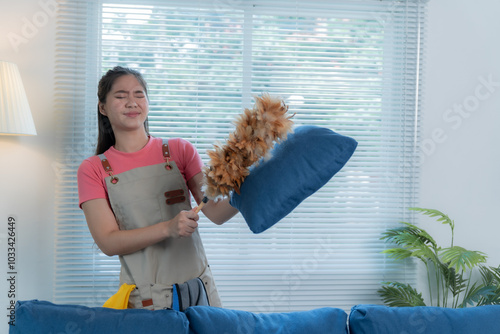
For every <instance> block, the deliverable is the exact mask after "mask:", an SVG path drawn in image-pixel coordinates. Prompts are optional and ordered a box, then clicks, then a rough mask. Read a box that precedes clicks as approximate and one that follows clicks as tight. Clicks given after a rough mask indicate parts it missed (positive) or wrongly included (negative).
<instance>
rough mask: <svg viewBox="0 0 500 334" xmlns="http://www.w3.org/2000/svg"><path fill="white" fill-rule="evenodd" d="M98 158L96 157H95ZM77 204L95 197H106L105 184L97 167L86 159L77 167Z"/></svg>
mask: <svg viewBox="0 0 500 334" xmlns="http://www.w3.org/2000/svg"><path fill="white" fill-rule="evenodd" d="M97 159H98V158H97ZM77 180H78V198H79V200H78V205H79V206H80V208H81V207H82V203H84V202H86V201H89V200H91V199H96V198H105V199H107V198H108V194H107V191H106V185H105V184H104V181H103V178H102V175H101V173H100V171H99V168H98V167H97V166H96V165H95V164H93V163H92V162H91V160H90V159H86V160H84V161H83V162H82V164H81V165H80V167H79V168H78V173H77Z"/></svg>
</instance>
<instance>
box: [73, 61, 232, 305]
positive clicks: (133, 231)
mask: <svg viewBox="0 0 500 334" xmlns="http://www.w3.org/2000/svg"><path fill="white" fill-rule="evenodd" d="M98 98H99V103H98V122H99V137H98V144H97V149H96V155H95V156H93V157H90V158H88V159H86V160H84V161H83V162H82V164H81V166H80V168H79V170H78V191H79V201H80V207H81V208H82V209H83V211H84V213H85V217H86V220H87V224H88V226H89V230H90V233H91V234H92V237H93V238H94V240H95V242H96V244H97V245H98V246H99V248H100V249H101V251H102V252H104V253H105V254H107V255H109V256H112V255H119V258H120V262H121V272H120V284H123V283H127V284H129V285H132V284H133V285H135V286H136V288H135V289H134V290H133V291H132V292H131V294H130V299H129V307H132V308H148V309H162V308H171V307H172V291H173V285H174V284H182V283H185V282H188V281H190V280H192V279H196V278H200V280H201V281H200V282H203V284H202V285H204V286H205V290H206V293H207V295H208V301H209V303H210V305H212V306H221V303H220V299H219V296H218V293H217V289H216V287H215V284H214V281H213V278H212V274H211V272H210V268H209V266H208V263H207V259H206V256H205V251H204V249H203V245H202V242H201V239H200V236H199V233H198V228H197V227H198V219H199V216H198V213H196V211H194V210H192V208H191V204H190V203H191V201H190V196H191V195H192V196H193V197H194V199H195V201H196V202H197V203H198V204H199V203H200V202H201V201H202V198H203V192H202V190H201V183H202V180H203V175H202V173H201V169H202V162H201V159H200V157H199V155H198V153H197V152H196V150H195V148H194V147H193V146H192V145H191V144H190V143H189V142H187V141H185V140H183V139H178V138H173V139H169V140H162V139H161V138H153V137H151V136H150V135H149V133H148V123H147V116H148V111H149V103H148V92H147V85H146V82H145V81H144V79H143V77H142V76H141V74H140V73H139V72H137V71H135V70H132V69H128V68H123V67H115V68H113V69H111V70H109V71H108V72H107V73H106V74H105V75H104V76H103V77H102V78H101V80H100V82H99V87H98ZM202 212H203V214H204V215H205V216H206V217H208V218H209V219H210V220H211V221H213V222H214V223H215V224H222V223H224V222H226V221H227V220H229V219H230V218H231V217H233V216H234V215H235V214H236V213H237V210H236V209H235V208H233V207H232V206H231V205H230V204H229V201H228V200H227V199H226V200H221V201H217V202H213V201H208V203H206V205H204V206H203V209H202Z"/></svg>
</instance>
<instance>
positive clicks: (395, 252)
mask: <svg viewBox="0 0 500 334" xmlns="http://www.w3.org/2000/svg"><path fill="white" fill-rule="evenodd" d="M382 253H384V254H387V255H388V256H389V257H390V258H391V259H395V260H404V259H406V258H409V257H411V256H412V254H413V252H411V251H409V250H407V249H403V248H390V249H386V250H384V251H382Z"/></svg>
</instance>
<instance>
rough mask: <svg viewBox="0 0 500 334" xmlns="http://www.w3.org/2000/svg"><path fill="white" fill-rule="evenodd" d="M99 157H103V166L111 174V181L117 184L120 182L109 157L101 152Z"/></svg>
mask: <svg viewBox="0 0 500 334" xmlns="http://www.w3.org/2000/svg"><path fill="white" fill-rule="evenodd" d="M98 157H99V159H101V164H102V167H103V168H104V171H105V172H106V173H107V174H108V175H109V176H111V183H113V184H116V183H118V178H117V177H116V176H114V175H113V168H111V165H110V164H109V161H108V159H107V158H106V156H105V155H104V154H99V155H98Z"/></svg>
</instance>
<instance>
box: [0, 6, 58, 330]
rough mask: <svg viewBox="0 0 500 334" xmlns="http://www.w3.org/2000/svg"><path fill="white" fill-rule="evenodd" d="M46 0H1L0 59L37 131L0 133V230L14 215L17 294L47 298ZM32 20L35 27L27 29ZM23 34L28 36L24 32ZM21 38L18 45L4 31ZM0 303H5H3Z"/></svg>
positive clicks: (50, 55)
mask: <svg viewBox="0 0 500 334" xmlns="http://www.w3.org/2000/svg"><path fill="white" fill-rule="evenodd" d="M48 1H49V0H41V1H40V2H39V1H38V0H17V1H9V0H1V1H0V36H1V38H0V60H5V61H10V62H14V63H16V64H17V65H18V67H19V71H20V73H21V77H22V79H23V82H24V88H25V90H26V92H27V95H28V100H29V104H30V107H31V111H32V114H33V118H34V121H35V125H36V128H37V132H38V136H34V137H9V136H0V160H1V163H0V235H2V234H5V233H6V232H7V230H6V229H7V217H8V215H10V214H14V215H16V216H17V219H18V223H17V227H18V232H17V237H18V238H17V239H16V243H17V258H18V260H17V268H16V269H17V273H18V276H17V287H16V298H17V299H34V298H37V299H48V300H50V299H51V298H52V281H53V280H52V272H53V239H54V238H53V235H54V213H53V211H54V209H53V198H54V186H53V185H54V178H55V173H54V172H53V169H52V167H51V164H52V162H53V161H54V152H53V147H54V138H53V132H54V126H53V124H54V120H53V113H52V109H53V99H54V97H53V86H54V81H53V72H54V71H53V69H54V41H55V38H54V36H55V16H54V15H53V14H51V13H50V12H49V13H48V12H47V11H46V10H44V9H43V7H42V6H41V4H43V3H48ZM34 20H36V23H37V24H38V27H37V26H36V25H34V27H35V28H36V29H31V30H30V29H28V28H24V30H23V26H26V27H28V26H29V24H28V23H26V22H31V23H33V22H34ZM23 32H24V35H25V36H27V38H25V37H23ZM12 34H16V35H18V36H20V37H22V38H25V40H23V43H22V44H20V45H19V46H18V48H17V50H16V49H15V48H14V47H13V45H12V44H11V42H10V41H9V39H8V36H11V37H12V36H13V35H12ZM6 267H7V258H6V240H5V237H2V238H0V268H2V270H1V271H0V273H1V274H0V310H1V311H0V319H2V320H1V321H0V333H4V332H6V331H7V317H6V315H7V312H8V311H7V309H6V308H7V306H8V303H9V301H10V298H8V296H7V293H8V290H9V289H10V286H8V285H7V281H6V278H4V276H5V273H6ZM4 306H5V307H4Z"/></svg>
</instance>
